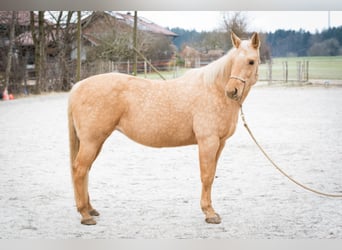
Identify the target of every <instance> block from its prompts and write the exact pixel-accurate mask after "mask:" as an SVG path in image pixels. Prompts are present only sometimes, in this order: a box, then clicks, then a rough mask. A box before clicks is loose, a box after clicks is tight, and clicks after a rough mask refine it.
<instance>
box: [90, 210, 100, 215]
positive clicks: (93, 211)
mask: <svg viewBox="0 0 342 250" xmlns="http://www.w3.org/2000/svg"><path fill="white" fill-rule="evenodd" d="M89 214H90V215H91V216H99V215H100V213H99V212H98V211H97V210H96V209H93V210H90V211H89Z"/></svg>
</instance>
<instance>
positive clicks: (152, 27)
mask: <svg viewBox="0 0 342 250" xmlns="http://www.w3.org/2000/svg"><path fill="white" fill-rule="evenodd" d="M112 15H113V14H112ZM114 16H115V17H116V18H117V19H118V20H123V21H124V22H126V24H128V25H130V26H132V27H133V24H134V15H132V14H131V13H130V12H128V13H127V14H122V13H118V12H116V13H114ZM138 29H139V30H142V31H149V32H152V33H155V34H161V35H164V36H171V37H177V36H178V35H177V34H176V33H174V32H172V31H170V30H168V29H166V28H164V27H162V26H160V25H158V24H156V23H154V22H152V21H150V20H148V19H147V18H145V17H139V15H138Z"/></svg>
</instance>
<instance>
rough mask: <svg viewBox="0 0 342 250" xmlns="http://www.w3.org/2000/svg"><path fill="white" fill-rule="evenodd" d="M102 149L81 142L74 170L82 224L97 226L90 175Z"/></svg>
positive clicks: (77, 204) (76, 197)
mask: <svg viewBox="0 0 342 250" xmlns="http://www.w3.org/2000/svg"><path fill="white" fill-rule="evenodd" d="M101 145H102V144H101ZM100 148H101V146H99V145H96V144H92V143H82V141H81V144H80V150H79V152H78V154H77V157H76V159H75V162H74V165H73V169H72V176H73V182H74V191H75V200H76V206H77V210H78V211H79V212H80V214H81V216H82V220H81V223H82V224H85V225H95V224H96V222H95V220H94V219H93V217H92V216H93V215H98V212H97V211H96V210H95V209H94V208H93V207H92V206H91V204H90V201H89V194H88V174H89V171H90V168H91V165H92V163H93V162H94V160H95V159H96V156H97V155H98V152H99V149H100Z"/></svg>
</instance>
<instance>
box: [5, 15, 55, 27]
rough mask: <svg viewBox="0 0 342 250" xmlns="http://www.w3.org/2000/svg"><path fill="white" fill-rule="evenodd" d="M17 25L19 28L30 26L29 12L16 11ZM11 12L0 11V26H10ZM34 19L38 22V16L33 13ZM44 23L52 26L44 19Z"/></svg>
mask: <svg viewBox="0 0 342 250" xmlns="http://www.w3.org/2000/svg"><path fill="white" fill-rule="evenodd" d="M16 12H17V23H18V24H19V25H21V26H30V11H16ZM12 13H13V11H0V24H8V25H9V24H10V23H11V21H12ZM34 19H35V21H36V22H37V21H38V15H37V14H35V13H34ZM45 22H46V23H47V24H49V25H52V22H50V21H48V20H46V19H45Z"/></svg>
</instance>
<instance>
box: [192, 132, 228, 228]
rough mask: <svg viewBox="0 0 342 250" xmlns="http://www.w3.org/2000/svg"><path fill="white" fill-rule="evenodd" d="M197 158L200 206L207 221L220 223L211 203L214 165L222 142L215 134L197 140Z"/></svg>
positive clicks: (222, 144)
mask: <svg viewBox="0 0 342 250" xmlns="http://www.w3.org/2000/svg"><path fill="white" fill-rule="evenodd" d="M198 147H199V159H200V170H201V181H202V195H201V208H202V211H203V213H204V214H205V217H206V219H205V221H206V222H207V223H213V224H219V223H221V218H220V216H219V215H218V214H217V213H216V212H215V210H214V208H213V207H212V204H211V188H212V184H213V181H214V178H215V172H216V165H217V160H218V158H219V155H220V153H221V151H222V149H223V147H224V142H223V143H221V142H220V139H219V138H218V137H216V136H211V137H206V138H203V139H201V140H199V141H198Z"/></svg>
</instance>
